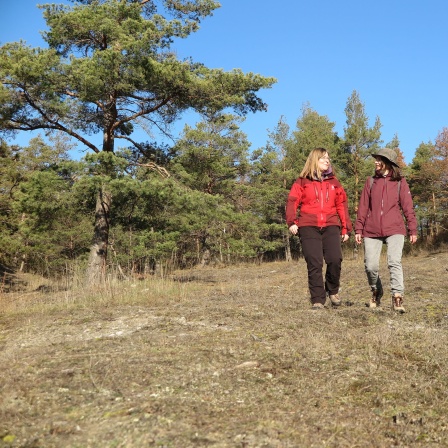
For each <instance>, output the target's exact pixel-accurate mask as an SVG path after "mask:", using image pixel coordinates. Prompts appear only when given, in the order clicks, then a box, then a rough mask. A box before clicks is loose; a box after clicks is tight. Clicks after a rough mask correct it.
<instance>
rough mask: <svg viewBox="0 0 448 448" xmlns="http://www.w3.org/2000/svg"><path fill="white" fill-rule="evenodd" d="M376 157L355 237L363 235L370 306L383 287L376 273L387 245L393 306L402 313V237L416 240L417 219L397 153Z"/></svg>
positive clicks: (374, 304) (383, 151) (386, 152)
mask: <svg viewBox="0 0 448 448" xmlns="http://www.w3.org/2000/svg"><path fill="white" fill-rule="evenodd" d="M372 157H374V158H375V175H374V176H373V177H369V178H367V180H366V183H365V185H364V189H363V191H362V193H361V198H360V201H359V207H358V215H357V219H356V223H355V240H356V242H357V243H358V244H361V241H362V238H364V253H365V259H364V264H365V270H366V274H367V280H368V282H369V285H370V288H371V290H372V297H371V299H370V303H369V307H370V308H376V307H377V306H379V305H380V301H381V297H382V296H383V287H382V284H381V279H380V276H379V263H380V255H381V248H382V246H383V244H384V243H385V244H386V245H387V263H388V268H389V273H390V288H391V292H392V309H393V310H394V311H397V312H400V313H404V312H405V309H404V307H403V293H404V281H403V268H402V265H401V257H402V254H403V245H404V237H405V236H406V234H407V231H406V226H405V224H404V220H403V215H404V217H405V218H406V224H407V228H408V232H409V241H410V242H411V244H414V243H415V242H416V241H417V220H416V218H415V213H414V206H413V203H412V196H411V192H410V191H409V186H408V183H407V182H406V179H404V178H403V177H401V174H400V170H399V167H398V165H397V163H396V161H397V153H396V152H395V151H394V150H392V149H389V148H383V149H381V150H380V151H379V152H378V153H377V154H372Z"/></svg>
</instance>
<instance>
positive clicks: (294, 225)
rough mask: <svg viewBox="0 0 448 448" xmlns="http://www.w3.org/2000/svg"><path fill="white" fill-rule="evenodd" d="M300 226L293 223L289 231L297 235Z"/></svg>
mask: <svg viewBox="0 0 448 448" xmlns="http://www.w3.org/2000/svg"><path fill="white" fill-rule="evenodd" d="M298 230H299V228H298V227H297V224H293V225H292V226H291V227H290V228H289V231H290V232H291V233H292V234H293V235H297V232H298Z"/></svg>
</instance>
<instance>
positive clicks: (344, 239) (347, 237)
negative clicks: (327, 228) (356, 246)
mask: <svg viewBox="0 0 448 448" xmlns="http://www.w3.org/2000/svg"><path fill="white" fill-rule="evenodd" d="M349 238H350V237H349V236H348V234H347V233H346V234H345V235H342V236H341V241H342V242H343V243H345V242H346V241H348V239H349Z"/></svg>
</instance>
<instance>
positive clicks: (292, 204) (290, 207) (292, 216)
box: [286, 178, 303, 227]
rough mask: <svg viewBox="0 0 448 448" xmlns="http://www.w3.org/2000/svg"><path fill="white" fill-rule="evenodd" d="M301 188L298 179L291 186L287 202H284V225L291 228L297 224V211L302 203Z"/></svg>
mask: <svg viewBox="0 0 448 448" xmlns="http://www.w3.org/2000/svg"><path fill="white" fill-rule="evenodd" d="M302 195H303V187H302V185H301V179H300V178H298V179H297V180H296V181H295V182H294V183H293V185H292V187H291V190H290V191H289V195H288V200H287V202H286V224H287V225H288V227H291V226H292V225H293V224H297V222H298V221H297V209H298V208H299V205H300V203H301V202H302Z"/></svg>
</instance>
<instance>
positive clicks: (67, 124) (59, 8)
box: [0, 0, 275, 284]
mask: <svg viewBox="0 0 448 448" xmlns="http://www.w3.org/2000/svg"><path fill="white" fill-rule="evenodd" d="M218 6H219V4H218V3H217V2H215V1H212V0H194V1H191V2H177V1H176V2H172V1H163V2H157V1H155V0H154V1H153V0H145V1H135V0H134V1H131V0H128V1H126V0H105V1H101V2H98V1H91V0H84V1H82V2H76V3H75V4H74V6H73V7H68V6H65V5H48V4H47V5H43V6H42V7H41V8H42V9H43V10H44V17H45V19H46V22H47V25H48V27H49V31H48V32H46V33H44V39H45V40H46V42H47V43H48V46H49V48H47V49H42V48H30V47H28V46H26V45H25V44H24V43H23V42H18V43H10V44H5V45H4V46H2V47H1V48H0V80H1V84H0V85H1V89H0V117H2V118H1V126H2V128H3V129H4V130H6V131H9V132H11V131H12V132H17V131H31V130H36V129H44V130H46V131H61V132H63V133H66V134H67V135H69V136H71V137H72V138H74V139H76V140H77V141H78V142H79V143H81V144H82V145H84V146H85V147H86V148H88V149H90V150H91V151H93V153H95V154H96V155H97V162H98V165H97V168H98V169H97V172H96V175H97V177H98V178H99V181H98V182H97V188H98V196H97V202H96V209H95V225H94V236H93V242H92V245H91V249H90V259H89V268H88V273H87V274H88V275H87V277H88V282H89V283H90V284H94V283H97V282H98V281H101V280H102V279H103V278H104V274H105V266H106V257H107V251H108V243H109V229H110V224H111V221H110V218H111V207H112V195H111V191H110V187H109V184H110V181H111V180H113V179H114V178H115V177H116V172H117V167H116V165H115V163H116V162H117V159H116V158H114V157H113V153H114V151H115V149H116V148H115V142H116V140H118V139H120V140H122V141H124V142H126V143H127V144H130V145H132V146H133V147H135V148H140V144H139V143H138V142H137V141H135V140H134V139H133V132H134V130H135V129H136V128H138V127H139V126H143V128H147V127H148V126H149V127H151V126H155V127H158V128H161V129H162V130H167V129H168V127H169V125H170V124H171V123H173V122H174V120H175V119H176V118H178V117H179V116H180V114H182V112H184V111H185V110H187V109H194V110H196V111H199V112H201V113H216V112H218V111H220V110H223V109H226V108H233V109H234V110H235V111H237V112H238V113H240V114H246V113H248V112H256V111H259V110H264V109H265V108H266V105H265V104H264V103H263V101H262V100H261V99H260V98H259V97H258V96H257V92H258V91H259V90H260V89H263V88H268V87H270V86H271V85H272V84H273V83H274V82H275V80H274V79H273V78H265V77H263V76H260V75H256V74H253V73H247V74H244V73H243V72H242V71H241V70H237V69H235V70H232V71H230V72H225V71H223V70H221V69H209V68H207V67H205V66H204V65H203V64H200V63H195V62H193V61H191V60H184V61H181V60H178V59H177V58H176V56H175V53H173V52H172V51H171V46H172V43H173V42H174V39H176V38H186V37H188V35H190V34H191V33H192V32H195V31H197V30H198V28H199V23H200V21H201V20H202V19H204V18H205V17H207V16H209V15H211V14H212V12H213V11H214V10H215V9H216V8H217V7H218ZM96 134H100V135H102V142H101V144H99V145H98V144H97V143H96V139H95V138H93V137H91V136H95V135H96ZM142 149H144V148H142Z"/></svg>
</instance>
